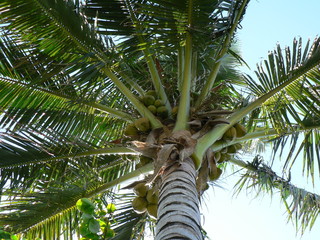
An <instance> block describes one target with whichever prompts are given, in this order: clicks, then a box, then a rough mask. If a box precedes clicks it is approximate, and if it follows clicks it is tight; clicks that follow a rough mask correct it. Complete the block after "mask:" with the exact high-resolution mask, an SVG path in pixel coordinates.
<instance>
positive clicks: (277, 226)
mask: <svg viewBox="0 0 320 240" xmlns="http://www.w3.org/2000/svg"><path fill="white" fill-rule="evenodd" d="M319 10H320V1H319V0H304V1H302V0H251V2H250V4H249V7H248V9H247V13H246V15H245V18H244V20H243V21H242V29H241V30H239V34H238V44H239V46H240V50H241V52H242V57H243V59H244V60H245V61H246V62H247V63H248V65H249V66H250V68H251V72H252V70H255V66H256V64H257V63H259V62H260V61H261V60H263V59H265V58H267V55H268V51H270V50H273V49H274V48H275V47H276V44H277V43H279V44H280V45H281V47H282V48H284V47H286V46H292V41H293V39H294V38H295V37H296V38H299V37H302V40H303V43H306V41H307V39H308V38H310V39H314V38H315V37H316V36H317V35H319V34H320V14H319ZM245 71H246V72H247V73H250V70H248V69H245ZM251 75H252V76H254V75H253V74H251ZM269 152H270V149H267V151H266V153H265V154H264V158H265V160H268V159H270V156H269V155H268V153H269ZM281 164H283V161H282V162H281V160H280V161H279V166H281ZM300 169H301V166H297V167H296V169H295V171H294V175H295V179H296V182H295V184H296V185H297V186H299V187H307V188H308V190H312V191H313V192H315V193H317V194H320V180H319V176H317V178H318V179H317V181H316V186H315V189H312V186H311V184H310V179H309V180H308V179H306V178H303V177H302V173H301V171H300ZM230 173H231V171H227V172H225V173H224V174H223V175H222V178H221V179H219V181H218V182H217V184H218V185H219V186H217V187H215V188H210V189H209V190H208V191H207V192H206V194H205V195H206V196H205V201H203V217H202V220H203V223H204V225H203V226H204V229H205V230H206V231H207V233H208V235H209V237H210V239H212V240H257V239H259V240H270V239H272V240H317V239H319V236H320V219H318V220H317V221H316V223H315V225H314V227H313V228H312V230H311V231H310V232H309V231H308V230H307V231H306V233H305V234H304V235H303V236H301V235H300V234H299V233H298V234H297V233H296V229H295V226H294V225H293V224H292V223H291V222H288V223H287V213H286V210H285V208H284V205H283V204H282V203H281V201H280V198H279V197H278V196H277V195H274V196H272V197H271V196H270V195H268V194H264V195H263V196H259V197H256V195H255V194H254V193H246V192H243V193H242V194H240V195H239V196H238V197H235V196H233V186H234V183H235V182H236V180H237V179H238V178H236V177H235V176H229V175H230Z"/></svg>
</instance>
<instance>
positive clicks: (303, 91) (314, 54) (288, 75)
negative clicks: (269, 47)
mask: <svg viewBox="0 0 320 240" xmlns="http://www.w3.org/2000/svg"><path fill="white" fill-rule="evenodd" d="M319 43H320V40H319V38H316V39H315V40H314V42H313V43H312V45H311V46H310V47H309V42H308V43H307V44H306V47H305V48H304V50H303V48H302V41H301V39H300V40H299V41H297V40H294V44H293V48H292V50H290V49H289V48H288V47H287V48H286V49H285V53H284V54H283V51H282V49H281V48H280V46H279V45H278V46H277V49H276V50H275V51H273V52H270V53H269V56H268V60H265V61H264V62H263V63H264V64H260V65H259V66H258V69H257V71H255V73H256V76H257V78H258V80H259V83H257V82H255V81H254V80H253V79H252V78H251V77H249V76H247V77H246V79H247V82H248V85H249V88H250V90H251V91H252V92H253V93H254V94H255V96H256V97H260V98H264V97H265V96H266V95H268V96H269V97H268V100H266V101H265V102H264V103H263V105H262V107H261V109H260V113H259V116H258V118H259V121H260V122H261V124H262V123H263V121H264V122H267V121H269V120H270V121H269V122H268V124H270V125H271V126H272V127H273V128H275V129H279V131H282V130H281V129H283V130H285V129H287V127H289V128H290V126H291V125H292V124H298V125H300V126H301V127H303V126H304V124H303V121H304V119H305V118H306V119H311V118H315V119H317V118H319V117H320V115H319V112H320V111H319V109H320V94H319V91H318V89H317V86H319V84H320V82H319V75H320V72H319V67H318V66H319V63H320V44H319ZM267 119H269V120H267Z"/></svg>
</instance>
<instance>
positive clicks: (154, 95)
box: [146, 90, 157, 98]
mask: <svg viewBox="0 0 320 240" xmlns="http://www.w3.org/2000/svg"><path fill="white" fill-rule="evenodd" d="M146 95H149V96H153V97H154V98H157V92H156V91H155V90H149V91H147V92H146Z"/></svg>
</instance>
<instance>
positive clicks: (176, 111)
mask: <svg viewBox="0 0 320 240" xmlns="http://www.w3.org/2000/svg"><path fill="white" fill-rule="evenodd" d="M178 110H179V107H178V106H175V107H173V108H172V111H171V113H172V115H173V116H175V115H177V114H178Z"/></svg>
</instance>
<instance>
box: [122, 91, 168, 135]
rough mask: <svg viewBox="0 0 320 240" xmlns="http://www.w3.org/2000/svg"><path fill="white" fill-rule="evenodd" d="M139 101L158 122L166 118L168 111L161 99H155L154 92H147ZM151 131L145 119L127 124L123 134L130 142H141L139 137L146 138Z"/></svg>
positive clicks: (148, 122)
mask: <svg viewBox="0 0 320 240" xmlns="http://www.w3.org/2000/svg"><path fill="white" fill-rule="evenodd" d="M140 101H141V102H142V103H143V104H144V105H145V106H146V107H147V108H148V109H149V111H150V112H152V113H153V114H154V115H155V116H157V117H158V118H159V119H160V120H164V119H167V118H168V110H167V108H166V106H165V105H164V103H163V102H162V100H161V99H159V98H158V97H157V94H156V91H154V90H149V91H147V92H146V95H145V96H143V97H142V98H140ZM150 131H151V124H150V121H149V120H148V119H147V118H145V117H142V118H138V119H136V120H135V121H134V122H133V123H131V124H128V126H127V127H126V129H125V131H124V134H125V135H126V136H128V137H130V138H131V139H132V140H141V136H146V135H147V134H148V133H149V132H150Z"/></svg>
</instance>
